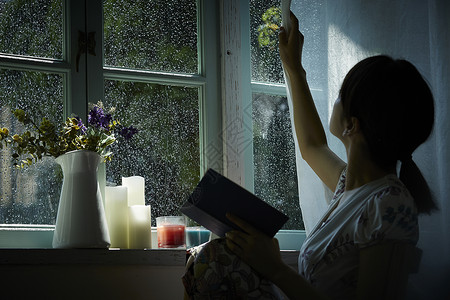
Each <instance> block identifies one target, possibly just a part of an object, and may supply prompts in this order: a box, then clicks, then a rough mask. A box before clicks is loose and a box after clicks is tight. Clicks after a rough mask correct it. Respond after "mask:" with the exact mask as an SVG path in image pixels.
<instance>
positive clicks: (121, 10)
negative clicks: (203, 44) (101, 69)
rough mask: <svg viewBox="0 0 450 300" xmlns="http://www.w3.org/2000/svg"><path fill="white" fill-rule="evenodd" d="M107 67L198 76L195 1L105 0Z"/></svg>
mask: <svg viewBox="0 0 450 300" xmlns="http://www.w3.org/2000/svg"><path fill="white" fill-rule="evenodd" d="M103 9H104V31H105V32H104V39H105V43H104V47H105V65H108V66H115V67H125V68H136V69H149V70H156V71H167V72H182V73H197V72H198V71H197V69H198V62H197V56H198V55H197V13H196V1H195V0H153V1H148V0H141V1H134V0H126V1H117V0H104V1H103Z"/></svg>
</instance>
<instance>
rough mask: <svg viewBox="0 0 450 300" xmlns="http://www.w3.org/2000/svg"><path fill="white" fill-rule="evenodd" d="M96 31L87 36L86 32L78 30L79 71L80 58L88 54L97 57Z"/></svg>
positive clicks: (77, 66)
mask: <svg viewBox="0 0 450 300" xmlns="http://www.w3.org/2000/svg"><path fill="white" fill-rule="evenodd" d="M95 45H96V41H95V31H93V32H89V33H88V34H87V35H86V33H85V32H83V31H81V30H78V52H77V56H76V70H77V72H78V70H79V64H80V57H81V55H82V54H85V53H88V54H90V55H93V56H95V55H96V54H95Z"/></svg>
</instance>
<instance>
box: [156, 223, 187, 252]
mask: <svg viewBox="0 0 450 300" xmlns="http://www.w3.org/2000/svg"><path fill="white" fill-rule="evenodd" d="M156 224H157V225H156V230H157V234H158V248H179V247H186V235H185V229H186V225H185V224H186V223H185V218H184V217H177V216H173V217H172V216H170V217H158V218H156Z"/></svg>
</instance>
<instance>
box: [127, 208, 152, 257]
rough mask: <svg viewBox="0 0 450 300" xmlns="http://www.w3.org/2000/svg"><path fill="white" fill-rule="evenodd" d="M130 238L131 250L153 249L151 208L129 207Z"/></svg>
mask: <svg viewBox="0 0 450 300" xmlns="http://www.w3.org/2000/svg"><path fill="white" fill-rule="evenodd" d="M128 237H129V248H130V249H144V248H151V247H152V228H151V213H150V206H149V205H148V206H146V205H132V206H129V207H128Z"/></svg>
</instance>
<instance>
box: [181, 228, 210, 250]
mask: <svg viewBox="0 0 450 300" xmlns="http://www.w3.org/2000/svg"><path fill="white" fill-rule="evenodd" d="M210 236H211V231H209V230H208V229H206V228H205V227H203V226H192V227H186V248H192V247H195V246H198V245H201V244H204V243H206V242H208V241H209V239H210Z"/></svg>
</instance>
